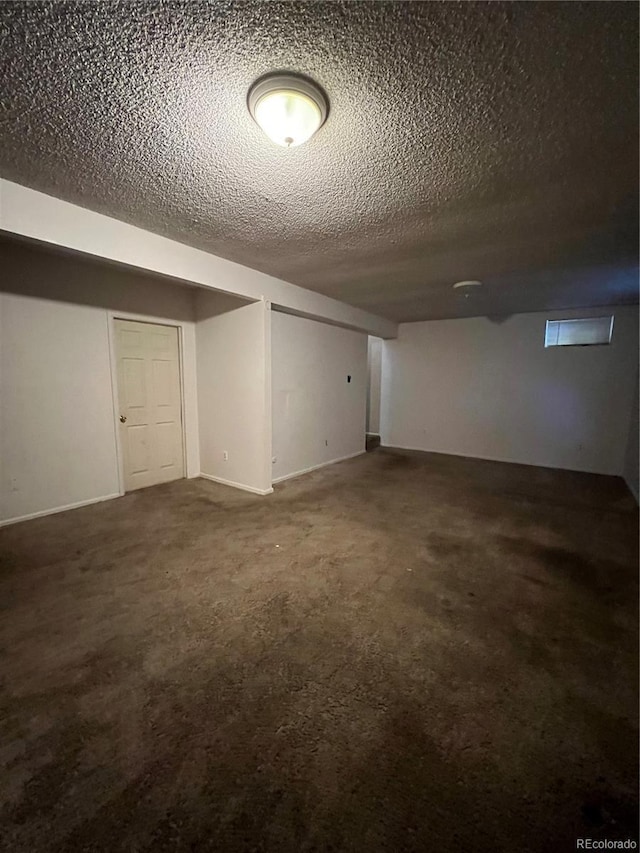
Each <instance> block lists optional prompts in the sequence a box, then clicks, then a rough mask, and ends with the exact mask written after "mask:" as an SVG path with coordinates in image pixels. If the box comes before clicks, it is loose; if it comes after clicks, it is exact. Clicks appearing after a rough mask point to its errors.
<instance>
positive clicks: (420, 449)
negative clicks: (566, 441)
mask: <svg viewBox="0 0 640 853" xmlns="http://www.w3.org/2000/svg"><path fill="white" fill-rule="evenodd" d="M380 447H381V449H382V450H411V451H414V452H416V453H434V454H436V455H437V456H457V457H458V458H459V459H480V460H481V461H483V462H504V463H506V464H507V465H526V466H528V467H529V468H547V469H548V470H550V471H573V472H574V473H576V474H598V475H599V476H601V477H618V476H620V475H619V474H611V473H607V472H604V471H594V470H593V469H592V468H560V467H559V466H558V465H549V464H544V463H543V462H523V461H522V459H509V458H507V457H505V456H502V457H499V456H480V455H478V454H477V453H452V452H451V451H450V450H427V449H426V448H424V447H405V446H404V445H402V444H381V445H380Z"/></svg>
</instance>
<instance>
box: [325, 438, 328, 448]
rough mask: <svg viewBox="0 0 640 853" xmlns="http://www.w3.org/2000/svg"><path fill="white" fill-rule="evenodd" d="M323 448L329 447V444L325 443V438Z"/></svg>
mask: <svg viewBox="0 0 640 853" xmlns="http://www.w3.org/2000/svg"><path fill="white" fill-rule="evenodd" d="M324 446H325V447H329V442H328V441H327V439H326V438H325V440H324Z"/></svg>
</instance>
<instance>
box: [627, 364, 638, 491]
mask: <svg viewBox="0 0 640 853" xmlns="http://www.w3.org/2000/svg"><path fill="white" fill-rule="evenodd" d="M639 443H640V435H639V430H638V379H637V377H636V393H635V397H634V400H633V406H632V409H631V423H630V425H629V437H628V439H627V449H626V452H625V457H624V471H623V474H624V478H625V480H626V481H627V485H628V486H629V488H630V489H631V491H632V492H633V494H634V496H635V499H636V500H637V501H640V484H639V482H638V481H639V479H640V476H639V472H638V467H639V465H640V461H639V456H640V452H639V447H638V444H639Z"/></svg>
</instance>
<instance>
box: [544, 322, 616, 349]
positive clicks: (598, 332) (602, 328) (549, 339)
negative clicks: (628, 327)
mask: <svg viewBox="0 0 640 853" xmlns="http://www.w3.org/2000/svg"><path fill="white" fill-rule="evenodd" d="M612 334H613V317H587V318H586V319H584V320H547V328H546V331H545V335H544V345H545V347H588V346H595V345H602V344H610V343H611V335H612Z"/></svg>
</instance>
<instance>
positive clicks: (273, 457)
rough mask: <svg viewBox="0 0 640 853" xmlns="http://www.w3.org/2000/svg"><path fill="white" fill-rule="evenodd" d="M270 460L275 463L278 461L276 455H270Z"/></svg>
mask: <svg viewBox="0 0 640 853" xmlns="http://www.w3.org/2000/svg"><path fill="white" fill-rule="evenodd" d="M271 461H272V462H273V463H274V464H275V463H276V462H277V461H278V457H277V456H272V457H271Z"/></svg>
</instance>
